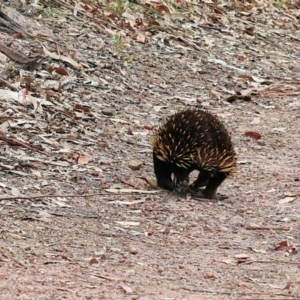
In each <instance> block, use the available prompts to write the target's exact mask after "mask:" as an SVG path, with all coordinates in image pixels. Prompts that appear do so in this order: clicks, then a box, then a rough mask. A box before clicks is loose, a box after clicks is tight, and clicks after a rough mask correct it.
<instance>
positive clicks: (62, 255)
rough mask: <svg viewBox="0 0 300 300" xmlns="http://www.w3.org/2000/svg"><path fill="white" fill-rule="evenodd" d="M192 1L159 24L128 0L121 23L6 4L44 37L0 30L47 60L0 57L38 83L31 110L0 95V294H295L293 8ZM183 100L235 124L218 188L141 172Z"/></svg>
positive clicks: (297, 217)
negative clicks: (157, 183)
mask: <svg viewBox="0 0 300 300" xmlns="http://www.w3.org/2000/svg"><path fill="white" fill-rule="evenodd" d="M149 3H150V2H149ZM201 5H202V6H191V7H190V9H191V8H193V13H192V14H191V15H190V16H189V15H188V14H185V13H183V14H182V16H181V17H180V18H179V17H178V19H176V21H174V22H171V21H168V19H167V20H166V19H159V18H158V19H157V22H158V21H159V22H160V26H161V27H159V28H160V29H159V28H156V27H155V26H158V25H157V24H155V22H154V21H153V20H152V21H151V22H152V23H151V22H150V19H149V18H148V16H147V15H146V14H145V11H143V8H142V7H139V6H138V7H135V6H134V7H129V8H127V10H126V12H127V13H131V14H132V15H135V16H138V15H139V14H143V16H144V18H145V19H144V24H143V26H142V25H138V24H139V23H138V20H137V19H136V20H135V21H136V23H135V24H134V25H132V24H131V23H130V24H131V26H132V28H133V29H132V28H129V27H130V26H129V27H128V26H127V25H126V26H127V27H126V26H125V25H124V27H122V26H123V25H122V24H121V21H122V18H117V17H116V19H113V18H112V16H110V18H111V23H109V22H108V21H107V20H109V17H108V16H107V15H105V14H104V13H103V15H102V17H103V23H101V22H100V23H97V18H95V19H93V20H94V21H93V22H94V23H93V22H91V19H90V18H89V17H88V16H81V17H80V18H78V19H76V18H71V17H70V14H69V12H68V11H65V10H63V9H61V11H60V14H58V15H54V16H51V17H44V18H42V19H41V18H40V19H39V18H37V16H38V14H36V15H34V16H33V17H30V18H29V17H25V16H24V15H23V16H22V15H20V13H18V12H17V10H16V9H15V8H14V7H4V12H5V13H7V14H8V15H9V16H10V17H12V18H14V19H16V16H18V20H19V23H20V25H21V26H23V28H24V26H26V28H28V29H27V30H28V32H30V33H31V34H33V35H34V36H36V34H37V33H40V34H43V39H38V38H35V39H26V40H22V39H17V38H16V39H12V36H11V35H9V34H7V33H5V32H4V31H1V32H0V40H2V41H4V44H5V45H6V46H8V45H9V47H10V48H11V49H12V50H15V51H19V52H22V53H25V54H26V55H29V54H33V53H38V54H41V52H43V51H42V47H44V52H43V54H42V55H44V56H45V57H46V59H47V60H46V61H45V62H44V64H43V65H42V66H41V68H40V69H37V70H26V66H22V65H21V66H20V65H17V64H16V63H14V62H12V61H9V60H7V62H5V60H4V58H3V57H1V60H0V76H1V78H5V79H7V80H9V82H10V83H11V84H14V86H15V87H17V89H18V91H19V90H21V88H23V87H26V82H27V83H28V82H29V81H30V76H32V77H34V79H35V80H34V81H33V82H32V83H30V84H29V86H30V91H31V96H32V97H36V98H37V99H40V98H43V97H44V98H45V95H47V97H46V101H45V102H43V103H42V104H41V107H42V110H40V108H39V107H37V106H36V105H35V104H34V103H35V102H34V100H33V105H27V106H24V105H22V104H21V103H19V102H18V101H17V100H16V99H14V98H13V96H7V95H6V96H5V97H2V98H1V101H2V103H1V115H0V120H1V122H0V127H1V128H0V130H1V132H3V134H4V135H5V137H6V139H4V136H3V135H2V138H1V147H0V159H1V160H0V163H1V168H0V173H1V178H2V179H1V180H0V189H1V194H2V198H4V197H9V196H14V197H16V199H14V200H1V204H0V214H1V218H0V225H1V239H0V249H1V251H0V274H1V275H0V276H1V280H0V290H1V293H0V299H131V300H134V299H139V300H146V299H156V300H157V299H161V300H163V299H204V300H205V299H212V300H214V299H245V300H246V299H261V300H266V299H273V300H275V299H276V300H278V299H285V300H286V299H300V275H299V274H300V272H299V270H300V269H299V267H300V262H299V252H298V249H299V244H300V242H299V230H300V225H299V224H300V185H299V181H300V154H299V153H300V140H299V134H300V129H299V121H300V101H299V83H300V80H299V79H298V77H299V45H298V44H299V40H300V34H299V32H298V30H297V29H295V28H297V26H298V24H297V22H298V21H297V16H298V15H299V12H298V10H297V9H286V8H284V9H275V8H274V7H273V6H272V5H271V4H269V2H268V5H267V4H264V5H263V6H261V7H257V8H256V7H252V9H250V8H249V7H250V6H251V5H250V4H249V3H248V4H247V5H248V6H247V5H246V4H245V6H243V8H244V9H240V8H239V9H238V8H236V10H232V9H231V8H230V7H228V6H220V7H219V8H217V7H215V8H214V9H213V8H212V6H210V5H208V4H201ZM246 8H247V9H248V8H249V9H248V10H247V9H246ZM218 9H219V10H218ZM188 10H189V8H188V7H186V8H184V9H183V12H187V11H188ZM101 12H102V10H101ZM103 12H107V11H106V10H103ZM196 12H197V13H196ZM174 16H175V13H174ZM126 18H129V17H128V15H125V17H124V19H125V20H126ZM162 21H163V22H162ZM107 22H108V23H107ZM108 24H111V27H109V25H108ZM112 24H116V26H118V27H117V28H119V29H116V28H114V26H112ZM203 25H205V26H211V28H206V27H205V26H203ZM212 25H213V26H212ZM151 26H152V27H151ZM201 26H202V27H201ZM104 28H106V29H104ZM120 28H122V30H121V31H120ZM153 28H154V29H153ZM120 32H121V33H120ZM117 33H118V34H119V33H120V35H121V37H122V38H121V39H120V40H119V39H118V36H116V34H117ZM145 37H146V42H145V41H144V40H143V39H142V38H145ZM51 41H55V43H54V42H51ZM144 42H145V43H144ZM45 49H47V50H48V51H49V52H46V50H45ZM58 52H59V53H60V55H63V57H60V59H58V58H57V57H56V56H55V55H57V53H58ZM46 53H47V54H46ZM8 62H9V63H8ZM77 63H78V64H80V66H78V65H77ZM66 72H67V73H66ZM24 78H25V79H24ZM29 86H28V85H27V88H28V89H29ZM4 89H6V91H7V90H9V91H11V90H12V89H11V88H8V87H6V88H5V87H4V86H3V85H2V87H1V91H0V93H2V94H3V95H4ZM10 95H11V94H10ZM229 97H231V98H230V99H231V100H234V101H232V102H231V101H230V102H229V101H227V100H228V98H229ZM17 99H18V98H17ZM19 99H20V98H19ZM230 99H229V100H230ZM23 104H24V103H23ZM188 105H191V106H198V107H202V108H205V109H208V110H209V111H211V112H213V113H215V114H217V115H219V117H220V119H222V121H223V122H224V123H225V124H226V125H227V126H228V128H229V130H230V132H231V133H232V138H233V141H234V143H235V148H236V152H237V154H238V166H239V173H238V175H237V177H236V178H234V179H231V180H229V179H228V180H226V181H225V182H224V183H223V185H222V186H221V188H220V189H219V192H220V193H221V194H222V195H226V196H227V197H228V198H227V199H226V200H225V201H218V202H216V201H199V200H197V199H192V198H191V197H190V196H189V195H187V197H186V199H185V198H183V197H180V196H179V195H177V194H175V193H169V192H166V191H154V190H152V189H151V188H150V187H149V186H148V184H147V183H146V182H145V181H144V180H143V179H142V177H146V178H148V179H153V178H154V174H153V166H152V158H151V150H150V144H149V137H150V135H151V130H149V129H151V128H152V127H153V126H157V125H158V124H159V123H160V122H161V120H162V119H163V118H164V117H165V116H167V115H169V114H171V113H173V112H175V111H177V110H179V109H182V108H184V107H186V106H188ZM249 131H251V132H256V133H259V134H260V135H261V136H262V139H259V140H256V139H253V138H251V137H249V136H246V135H245V133H246V132H249ZM12 139H14V141H16V140H18V141H19V142H20V141H21V142H22V143H23V144H22V145H21V144H20V143H19V144H16V143H13V142H12ZM24 143H25V145H27V147H25V146H24ZM131 160H134V161H140V162H141V163H142V166H141V167H140V169H139V170H132V169H131V168H130V167H129V166H128V165H129V164H131V163H129V162H130V161H131ZM193 176H196V174H193ZM107 189H115V190H120V191H121V192H120V193H119V194H116V193H114V190H110V192H107ZM124 189H127V190H124ZM128 189H134V190H139V191H140V193H134V192H132V193H128ZM96 193H99V194H101V195H94V196H93V194H96ZM53 194H55V195H61V196H60V197H50V196H51V195H53ZM87 194H91V195H90V196H86V195H87ZM35 195H45V196H47V195H48V196H49V197H45V198H37V199H36V198H32V197H33V196H35ZM63 195H78V197H70V198H68V197H64V196H63ZM21 196H27V197H29V198H28V199H22V198H21ZM80 196H82V197H80Z"/></svg>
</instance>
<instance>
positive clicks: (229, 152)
mask: <svg viewBox="0 0 300 300" xmlns="http://www.w3.org/2000/svg"><path fill="white" fill-rule="evenodd" d="M152 149H153V162H154V172H155V175H156V178H157V184H158V186H160V187H161V188H165V189H168V190H171V191H172V190H174V189H175V190H176V191H186V190H187V188H188V185H189V174H190V173H191V172H192V171H193V170H198V171H199V172H200V173H199V175H198V178H197V179H196V181H195V182H194V183H192V184H191V185H190V188H191V189H195V190H197V189H198V188H199V187H202V186H205V187H206V188H205V189H204V191H203V194H204V196H205V197H206V198H208V199H216V193H217V188H218V187H219V185H220V184H221V183H222V182H223V181H224V179H225V178H226V177H227V176H229V175H231V174H233V173H235V171H236V157H235V153H234V150H233V145H232V142H231V138H230V135H229V133H228V131H227V129H226V128H225V126H224V125H223V124H222V123H221V122H220V120H219V119H218V118H217V117H216V116H214V115H212V114H211V113H209V112H207V111H203V110H200V109H186V110H183V111H180V112H177V113H175V114H174V115H171V116H169V117H168V118H167V119H166V120H165V121H164V122H163V124H162V125H161V126H160V128H159V129H157V130H156V131H155V132H154V135H153V137H152ZM172 174H173V177H174V179H173V180H172Z"/></svg>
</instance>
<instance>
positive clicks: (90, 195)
mask: <svg viewBox="0 0 300 300" xmlns="http://www.w3.org/2000/svg"><path fill="white" fill-rule="evenodd" d="M132 193H134V192H132ZM128 194H129V193H106V194H104V193H95V194H83V195H71V194H66V195H64V194H59V195H36V196H12V197H1V198H0V202H1V201H3V200H34V199H41V198H57V197H63V198H75V197H79V198H87V197H94V196H120V195H128Z"/></svg>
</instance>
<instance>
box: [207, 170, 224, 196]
mask: <svg viewBox="0 0 300 300" xmlns="http://www.w3.org/2000/svg"><path fill="white" fill-rule="evenodd" d="M225 178H226V173H217V174H216V175H215V176H214V177H212V178H211V179H210V180H209V182H208V184H207V186H206V188H205V189H204V191H203V195H204V196H205V198H207V199H217V189H218V187H219V186H220V184H221V183H222V182H223V181H224V179H225Z"/></svg>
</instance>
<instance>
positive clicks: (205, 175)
mask: <svg viewBox="0 0 300 300" xmlns="http://www.w3.org/2000/svg"><path fill="white" fill-rule="evenodd" d="M210 178H211V174H210V172H208V171H200V173H199V174H198V178H197V179H196V180H195V181H194V182H193V183H192V184H191V185H190V188H191V189H192V190H194V191H197V190H198V188H199V187H203V186H207V184H208V182H209V179H210Z"/></svg>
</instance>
